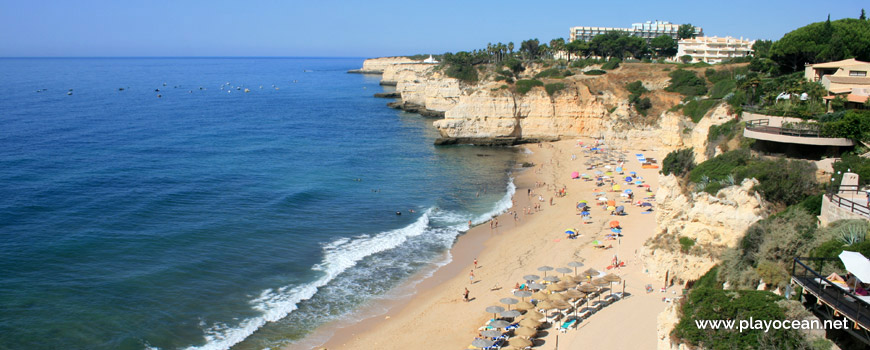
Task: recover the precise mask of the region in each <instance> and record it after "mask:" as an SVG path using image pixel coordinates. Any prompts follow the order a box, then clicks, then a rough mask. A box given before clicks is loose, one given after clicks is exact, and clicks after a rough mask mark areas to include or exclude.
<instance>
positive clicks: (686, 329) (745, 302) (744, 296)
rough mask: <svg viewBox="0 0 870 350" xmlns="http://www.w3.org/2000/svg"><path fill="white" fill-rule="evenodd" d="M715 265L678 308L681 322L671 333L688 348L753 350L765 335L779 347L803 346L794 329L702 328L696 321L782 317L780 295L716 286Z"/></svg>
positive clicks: (802, 339) (802, 338)
mask: <svg viewBox="0 0 870 350" xmlns="http://www.w3.org/2000/svg"><path fill="white" fill-rule="evenodd" d="M716 275H717V271H716V268H713V269H711V270H710V272H708V273H707V274H706V275H705V276H704V277H701V279H700V280H698V282H697V283H696V284H695V286H693V288H692V290H691V291H690V292H689V295H688V297H687V298H686V301H685V303H684V304H683V305H682V307H681V309H680V311H681V316H680V322H679V323H677V324H676V326H675V327H674V330H673V331H672V333H671V334H672V335H673V336H674V337H676V338H678V339H681V340H682V341H683V342H685V343H687V344H688V345H690V347H697V348H704V349H715V350H719V349H754V348H758V346H759V342H760V341H761V340H762V339H761V338H762V337H764V340H765V343H771V344H775V345H774V347H775V348H778V349H797V348H800V347H801V346H806V340H805V338H804V337H803V335H801V334H800V333H799V332H798V331H796V330H791V329H789V330H785V329H776V330H774V329H771V330H770V331H769V332H768V333H765V332H764V330H763V329H762V330H749V331H747V330H743V332H741V331H740V330H738V329H731V330H725V329H718V330H713V329H709V328H707V329H702V328H699V327H698V326H697V324H696V323H695V321H697V320H721V319H731V320H748V319H749V318H750V317H751V318H752V319H756V320H782V319H785V313H784V311H783V309H782V308H781V307H780V306H779V305H778V304H777V303H776V302H777V301H778V300H783V298H782V297H781V296H778V295H776V294H773V293H771V292H766V291H755V290H741V291H725V290H722V289H721V288H718V286H717V284H716V283H712V282H714V281H716V280H717V276H716ZM774 347H771V348H774Z"/></svg>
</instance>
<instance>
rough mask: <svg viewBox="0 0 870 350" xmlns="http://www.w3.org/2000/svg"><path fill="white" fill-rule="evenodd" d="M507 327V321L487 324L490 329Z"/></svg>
mask: <svg viewBox="0 0 870 350" xmlns="http://www.w3.org/2000/svg"><path fill="white" fill-rule="evenodd" d="M508 325H510V323H508V321H504V320H495V321H492V322H490V323H489V326H490V327H492V328H505V327H507V326H508Z"/></svg>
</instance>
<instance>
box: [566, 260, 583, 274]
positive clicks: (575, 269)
mask: <svg viewBox="0 0 870 350" xmlns="http://www.w3.org/2000/svg"><path fill="white" fill-rule="evenodd" d="M567 265H568V266H571V267H573V268H574V274H575V275H576V274H577V268H578V267H583V263H582V262H579V261H571V262H569V263H568V264H567Z"/></svg>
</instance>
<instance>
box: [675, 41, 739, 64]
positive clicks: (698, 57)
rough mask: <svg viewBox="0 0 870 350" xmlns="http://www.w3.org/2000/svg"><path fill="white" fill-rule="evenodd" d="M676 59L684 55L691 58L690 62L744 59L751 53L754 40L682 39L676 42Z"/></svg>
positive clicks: (711, 62)
mask: <svg viewBox="0 0 870 350" xmlns="http://www.w3.org/2000/svg"><path fill="white" fill-rule="evenodd" d="M678 44H679V47H678V48H677V57H676V58H677V59H679V58H680V57H683V56H685V55H689V56H692V62H693V63H694V62H707V63H710V64H713V63H719V62H722V61H724V60H729V59H732V58H737V57H746V56H749V54H751V53H752V45H753V44H755V40H748V39H746V40H744V39H743V38H740V39H737V38H732V37H730V36H726V37H724V38H719V37H715V36H708V37H703V36H701V37H697V38H694V39H682V40H680V41H679V42H678Z"/></svg>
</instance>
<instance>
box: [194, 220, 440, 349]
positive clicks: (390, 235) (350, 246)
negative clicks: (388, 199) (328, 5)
mask: <svg viewBox="0 0 870 350" xmlns="http://www.w3.org/2000/svg"><path fill="white" fill-rule="evenodd" d="M432 210H433V209H432V208H430V209H428V210H427V211H426V212H425V213H424V214H423V215H421V216H420V217H419V218H418V219H417V220H416V221H414V223H412V224H410V225H408V226H405V227H403V228H399V229H395V230H391V231H386V232H383V233H380V234H378V235H375V236H372V237H368V236H361V237H358V238H354V239H348V238H341V239H338V240H335V241H333V242H331V243H328V244H326V245H324V247H323V251H324V258H323V261H322V262H321V263H320V264H317V265H315V266H314V267H313V268H312V269H313V270H316V271H322V272H323V273H324V275H323V276H321V277H320V278H318V279H317V280H315V281H314V282H312V283H309V284H305V285H301V286H295V287H289V286H285V287H281V288H278V289H271V288H270V289H266V290H264V291H263V292H261V293H260V296H258V297H257V298H255V299H253V300H251V301H250V303H251V304H252V308H253V309H255V310H258V311H260V312H261V313H262V314H261V315H260V316H258V317H253V318H248V319H246V320H244V321H242V322H240V323H239V324H238V325H237V326H235V327H230V326H228V325H226V324H224V323H217V324H214V325H213V326H211V327H209V328H208V329H206V331H205V333H206V334H205V339H206V343H205V344H204V345H202V346H191V347H188V348H187V349H189V350H193V349H202V350H218V349H220V350H224V349H229V348H230V347H231V346H233V345H235V344H238V343H239V342H241V341H243V340H245V338H247V337H249V336H250V335H251V334H254V332H255V331H257V329H259V328H260V327H262V326H263V325H265V324H266V323H267V322H275V321H278V320H280V319H282V318H284V317H286V316H287V315H289V314H290V313H291V312H293V310H296V309H297V308H298V304H299V302H301V301H303V300H307V299H310V298H311V297H313V296H314V294H315V293H317V289H318V288H320V287H323V286H324V285H326V284H327V283H329V281H332V280H333V279H334V278H335V277H336V276H338V275H339V274H341V273H342V272H344V271H345V270H347V269H349V268H351V267H353V266H354V265H356V263H357V262H359V261H360V260H362V259H363V258H365V257H367V256H369V255H372V254H375V253H379V252H382V251H385V250H389V249H393V248H396V247H398V246H399V245H401V244H402V243H404V242H405V241H406V240H407V239H408V238H409V237H414V236H419V235H420V234H422V233H423V232H424V231H425V230H426V227H427V226H428V225H429V216H430V215H431V213H432Z"/></svg>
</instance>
